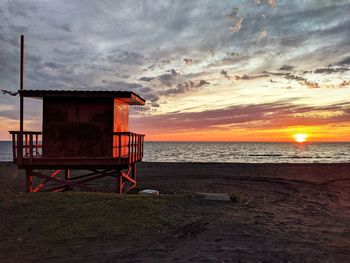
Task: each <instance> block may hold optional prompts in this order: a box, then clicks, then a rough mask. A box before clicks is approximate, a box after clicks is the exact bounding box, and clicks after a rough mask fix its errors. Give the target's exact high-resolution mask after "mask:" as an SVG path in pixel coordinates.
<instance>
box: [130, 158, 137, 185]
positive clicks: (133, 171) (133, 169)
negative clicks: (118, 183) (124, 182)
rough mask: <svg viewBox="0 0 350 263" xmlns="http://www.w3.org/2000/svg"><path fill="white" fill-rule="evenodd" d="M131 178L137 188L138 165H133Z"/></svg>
mask: <svg viewBox="0 0 350 263" xmlns="http://www.w3.org/2000/svg"><path fill="white" fill-rule="evenodd" d="M131 178H132V179H133V180H134V181H135V183H134V187H135V186H136V163H133V164H132V170H131Z"/></svg>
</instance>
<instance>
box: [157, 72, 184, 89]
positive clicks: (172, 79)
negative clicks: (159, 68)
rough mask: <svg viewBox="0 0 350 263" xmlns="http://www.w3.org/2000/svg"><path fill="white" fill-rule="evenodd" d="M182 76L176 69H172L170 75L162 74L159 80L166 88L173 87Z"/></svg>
mask: <svg viewBox="0 0 350 263" xmlns="http://www.w3.org/2000/svg"><path fill="white" fill-rule="evenodd" d="M179 75H180V74H179V73H178V72H176V70H175V69H171V70H170V73H166V74H162V75H160V76H159V77H158V80H159V81H160V82H161V83H162V84H163V85H165V86H168V87H171V86H173V85H174V84H175V83H176V82H177V81H178V76H179Z"/></svg>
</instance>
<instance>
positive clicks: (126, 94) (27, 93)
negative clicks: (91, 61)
mask: <svg viewBox="0 0 350 263" xmlns="http://www.w3.org/2000/svg"><path fill="white" fill-rule="evenodd" d="M19 92H20V94H21V95H22V96H23V97H31V98H37V99H41V98H45V97H60V98H77V97H80V98H118V99H120V100H122V101H124V102H126V103H128V104H130V105H145V100H144V99H143V98H142V97H140V96H139V95H137V94H136V93H134V92H132V91H115V90H108V91H106V90H28V89H26V90H20V91H19Z"/></svg>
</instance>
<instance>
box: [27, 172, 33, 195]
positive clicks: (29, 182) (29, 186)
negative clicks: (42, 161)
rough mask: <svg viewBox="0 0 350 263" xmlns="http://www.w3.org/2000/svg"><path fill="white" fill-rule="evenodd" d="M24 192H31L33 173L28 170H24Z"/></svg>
mask: <svg viewBox="0 0 350 263" xmlns="http://www.w3.org/2000/svg"><path fill="white" fill-rule="evenodd" d="M26 192H27V193H31V192H33V173H32V170H30V169H27V170H26Z"/></svg>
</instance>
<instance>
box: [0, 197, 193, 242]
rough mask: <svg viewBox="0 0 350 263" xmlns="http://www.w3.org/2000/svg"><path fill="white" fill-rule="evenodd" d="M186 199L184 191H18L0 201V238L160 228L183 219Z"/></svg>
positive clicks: (64, 237)
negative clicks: (180, 193)
mask: <svg viewBox="0 0 350 263" xmlns="http://www.w3.org/2000/svg"><path fill="white" fill-rule="evenodd" d="M188 201H189V200H188V198H187V197H185V196H159V197H148V196H147V197H145V196H137V195H126V196H119V195H116V194H106V193H83V192H66V193H35V194H19V195H15V196H14V198H13V199H11V200H6V201H2V202H1V204H0V218H1V224H0V231H1V232H0V233H1V240H3V241H4V240H6V242H9V243H8V244H7V245H9V244H10V243H11V242H12V243H13V242H14V243H21V247H22V246H23V245H25V244H31V245H35V244H47V243H49V244H50V243H52V244H54V243H55V242H65V243H66V242H70V243H74V242H80V241H86V240H89V239H92V240H94V241H97V242H98V241H102V240H111V239H113V240H115V239H117V238H118V237H121V236H126V235H131V236H133V235H135V236H137V235H143V234H146V233H149V232H154V231H157V232H163V231H167V230H168V229H169V228H171V227H175V226H178V225H182V224H185V223H186V216H188V215H187V214H188V213H187V212H186V208H185V207H186V205H185V204H186V203H188Z"/></svg>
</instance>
